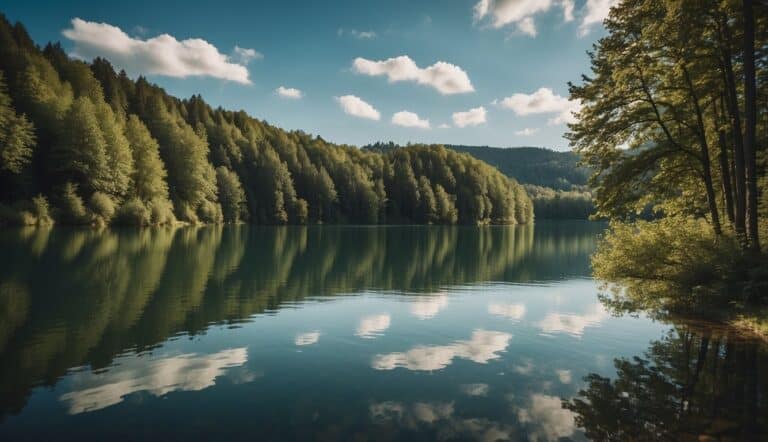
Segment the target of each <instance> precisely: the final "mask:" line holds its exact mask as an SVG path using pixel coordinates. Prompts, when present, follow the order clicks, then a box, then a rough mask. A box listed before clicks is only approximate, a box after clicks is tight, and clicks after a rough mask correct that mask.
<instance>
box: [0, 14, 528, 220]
mask: <svg viewBox="0 0 768 442" xmlns="http://www.w3.org/2000/svg"><path fill="white" fill-rule="evenodd" d="M0 161H1V162H0V223H5V224H44V223H50V222H52V221H55V222H59V223H66V224H107V223H123V224H132V225H148V224H164V223H172V222H175V221H176V220H180V221H184V222H190V223H216V222H238V221H249V222H254V223H261V224H301V223H364V224H367V223H435V224H455V223H461V224H487V223H497V224H514V223H521V224H522V223H528V222H530V221H531V220H532V217H533V206H532V203H531V201H530V199H529V198H528V196H527V194H526V192H525V190H524V189H523V187H522V186H520V185H519V184H517V183H516V182H515V181H514V180H512V179H509V178H507V177H506V176H504V175H503V174H502V173H500V172H499V171H498V170H496V169H494V168H493V167H491V166H489V165H487V164H486V163H483V162H482V161H479V160H476V159H475V158H472V157H471V156H469V155H465V154H459V153H456V152H454V151H451V150H448V149H445V148H443V147H441V146H411V147H409V148H407V149H402V150H397V151H393V152H388V153H386V154H380V153H375V152H370V151H365V150H360V149H357V148H355V147H353V146H342V145H334V144H331V143H328V142H326V141H324V140H323V139H322V138H320V137H313V136H310V135H308V134H306V133H303V132H301V131H293V132H287V131H284V130H281V129H279V128H276V127H274V126H271V125H269V124H267V123H266V122H263V121H259V120H257V119H255V118H252V117H250V116H249V115H247V114H246V113H245V112H243V111H238V112H233V111H227V110H224V109H221V108H217V109H213V108H211V106H209V105H208V104H206V103H205V101H203V99H202V98H201V97H200V96H193V97H191V98H189V99H185V100H180V99H177V98H174V97H171V96H169V95H168V94H167V93H165V91H164V90H163V89H161V88H160V87H158V86H156V85H153V84H151V83H149V82H147V80H146V79H145V78H142V77H139V78H138V79H136V80H133V79H131V78H129V77H128V76H127V75H126V74H125V73H124V72H115V70H114V69H113V68H112V66H111V65H110V63H109V62H108V61H107V60H104V59H98V58H97V59H95V60H93V62H92V63H90V64H87V63H85V62H82V61H79V60H73V59H70V58H69V57H68V56H67V54H66V53H65V52H64V51H63V49H62V47H61V46H60V45H59V44H48V45H46V46H45V47H44V48H42V49H41V48H40V47H38V46H37V45H35V43H34V42H33V41H32V40H31V39H30V37H29V35H28V34H27V32H26V30H25V29H24V27H23V25H21V24H20V23H16V24H15V25H12V24H11V23H9V22H8V21H7V20H6V19H5V17H0Z"/></svg>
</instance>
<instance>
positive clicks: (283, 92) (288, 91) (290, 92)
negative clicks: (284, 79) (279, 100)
mask: <svg viewBox="0 0 768 442" xmlns="http://www.w3.org/2000/svg"><path fill="white" fill-rule="evenodd" d="M275 92H276V93H277V95H279V96H281V97H283V98H289V99H291V100H298V99H300V98H302V97H303V96H304V93H303V92H301V91H300V90H298V89H296V88H293V87H285V86H280V87H278V88H277V89H275Z"/></svg>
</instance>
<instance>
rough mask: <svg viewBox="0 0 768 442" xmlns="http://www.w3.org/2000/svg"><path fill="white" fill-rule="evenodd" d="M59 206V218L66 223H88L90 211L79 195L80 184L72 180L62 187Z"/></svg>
mask: <svg viewBox="0 0 768 442" xmlns="http://www.w3.org/2000/svg"><path fill="white" fill-rule="evenodd" d="M57 207H58V209H59V213H60V214H59V218H58V219H60V220H61V222H63V223H65V224H87V223H88V213H87V212H86V210H85V204H84V203H83V199H82V198H80V195H78V186H77V185H76V184H73V183H71V182H67V183H65V184H64V185H63V186H62V187H61V191H60V194H59V200H58V204H57Z"/></svg>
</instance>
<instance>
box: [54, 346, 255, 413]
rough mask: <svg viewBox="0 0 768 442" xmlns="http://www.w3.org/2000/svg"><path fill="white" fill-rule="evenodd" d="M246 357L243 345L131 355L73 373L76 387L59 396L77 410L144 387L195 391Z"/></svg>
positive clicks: (109, 402) (92, 407) (156, 392)
mask: <svg viewBox="0 0 768 442" xmlns="http://www.w3.org/2000/svg"><path fill="white" fill-rule="evenodd" d="M247 360H248V350H247V349H246V348H245V347H242V348H232V349H228V350H223V351H220V352H218V353H213V354H209V355H197V354H184V355H179V356H171V357H163V358H155V359H153V357H152V356H150V359H149V360H145V359H144V358H131V359H127V360H125V361H121V362H120V364H116V365H115V367H113V368H111V369H110V370H109V371H106V372H100V373H93V372H91V373H81V374H76V375H74V377H73V380H72V383H73V385H74V386H75V388H74V389H73V391H71V392H69V393H66V394H63V395H62V396H61V398H60V400H61V401H62V402H65V403H67V408H68V411H69V414H78V413H83V412H88V411H96V410H100V409H102V408H106V407H109V406H111V405H115V404H118V403H120V402H122V401H123V398H124V397H125V396H127V395H129V394H131V393H136V392H138V391H147V392H149V393H150V394H151V395H153V396H163V395H165V394H167V393H170V392H172V391H198V390H202V389H204V388H208V387H211V386H213V385H214V384H215V380H216V378H217V377H219V376H221V375H222V374H224V372H225V370H226V369H229V368H233V367H239V366H242V365H243V364H245V363H246V361H247Z"/></svg>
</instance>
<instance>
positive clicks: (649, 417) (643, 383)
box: [563, 324, 768, 441]
mask: <svg viewBox="0 0 768 442" xmlns="http://www.w3.org/2000/svg"><path fill="white" fill-rule="evenodd" d="M766 347H767V346H766V344H765V343H764V342H761V341H758V340H755V339H749V338H745V337H743V336H738V335H736V334H735V333H734V332H733V331H729V330H721V329H717V328H712V327H710V326H704V327H697V326H693V325H690V324H687V325H679V326H675V327H674V328H673V329H671V330H670V331H669V332H668V333H667V334H666V335H665V336H664V337H663V338H662V339H661V340H659V341H655V342H652V343H651V346H650V347H649V349H648V351H647V352H646V353H645V354H644V355H643V357H638V356H636V357H634V358H631V359H626V358H622V359H616V360H615V361H614V365H615V366H616V370H617V373H616V378H615V379H610V378H606V377H602V376H600V375H598V374H594V373H593V374H590V375H588V376H587V377H586V378H585V381H586V382H587V386H586V388H585V389H584V390H581V391H580V392H579V395H578V396H577V397H576V398H574V399H572V400H570V401H566V402H564V403H563V406H564V407H565V408H567V409H570V410H571V411H573V412H575V413H576V422H577V424H578V425H579V426H580V427H583V428H584V429H585V431H586V435H587V436H588V437H589V438H591V439H594V440H611V441H613V440H615V441H624V440H653V441H656V440H767V439H766V438H768V409H767V407H766V405H768V403H767V402H768V383H767V382H766V375H768V351H766Z"/></svg>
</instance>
